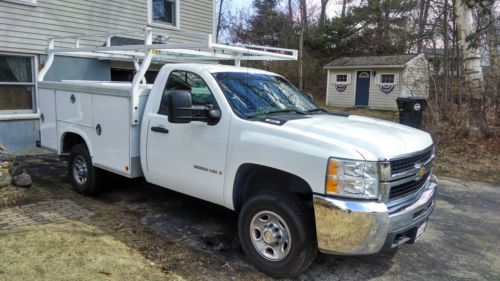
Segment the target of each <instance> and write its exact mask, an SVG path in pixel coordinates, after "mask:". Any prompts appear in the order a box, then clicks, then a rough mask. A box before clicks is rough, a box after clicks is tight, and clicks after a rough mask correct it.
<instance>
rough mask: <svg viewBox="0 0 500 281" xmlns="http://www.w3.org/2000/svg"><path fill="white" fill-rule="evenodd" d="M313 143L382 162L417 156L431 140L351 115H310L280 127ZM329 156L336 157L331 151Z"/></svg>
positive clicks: (423, 134)
mask: <svg viewBox="0 0 500 281" xmlns="http://www.w3.org/2000/svg"><path fill="white" fill-rule="evenodd" d="M282 126H283V127H285V128H287V129H289V130H292V131H295V133H299V132H300V134H301V135H303V136H305V137H306V138H313V139H315V143H318V142H319V143H324V145H329V144H336V145H341V146H342V147H344V148H346V147H350V148H352V149H354V150H356V151H357V152H359V153H360V154H361V156H362V157H363V158H364V159H365V160H367V161H383V160H388V159H391V158H394V157H398V156H401V155H405V154H409V153H412V152H417V151H420V150H423V149H425V148H428V147H429V146H431V145H432V143H433V142H432V138H431V136H430V135H429V134H428V133H426V132H424V131H421V130H417V129H414V128H412V127H408V126H404V125H401V124H397V123H394V122H389V121H384V120H379V119H375V118H369V117H363V116H357V115H351V116H349V117H343V116H335V115H327V114H321V115H312V116H310V117H309V116H308V118H302V119H296V120H290V121H288V122H286V123H285V124H283V125H282ZM332 153H333V154H332V155H331V156H335V151H332Z"/></svg>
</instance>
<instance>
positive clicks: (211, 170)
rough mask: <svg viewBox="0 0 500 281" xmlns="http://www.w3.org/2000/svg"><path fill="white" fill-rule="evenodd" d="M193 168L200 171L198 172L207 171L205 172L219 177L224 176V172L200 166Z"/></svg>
mask: <svg viewBox="0 0 500 281" xmlns="http://www.w3.org/2000/svg"><path fill="white" fill-rule="evenodd" d="M193 168H195V169H198V170H202V171H205V172H209V173H212V174H214V175H217V174H219V175H222V171H217V170H214V169H209V168H205V167H202V166H198V165H194V166H193Z"/></svg>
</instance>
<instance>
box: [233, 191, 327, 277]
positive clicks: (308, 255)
mask: <svg viewBox="0 0 500 281" xmlns="http://www.w3.org/2000/svg"><path fill="white" fill-rule="evenodd" d="M313 219H314V216H313V210H312V209H311V208H310V207H307V206H306V204H305V203H304V202H303V201H302V200H301V199H299V198H298V197H297V196H295V195H293V194H290V193H286V192H281V191H278V190H270V191H265V192H261V193H258V194H256V195H254V196H252V197H251V198H250V199H249V200H247V202H245V204H244V205H243V208H242V209H241V212H240V215H239V218H238V232H239V238H240V242H241V245H242V248H243V250H244V252H245V254H246V255H247V257H248V258H249V259H250V260H251V261H252V262H253V263H254V264H255V266H256V267H257V268H258V269H259V270H261V271H262V272H264V273H266V274H268V275H270V276H272V277H276V278H286V277H292V276H295V275H297V274H299V273H300V272H302V271H304V270H305V269H307V268H308V267H309V266H310V265H311V263H312V262H313V261H314V258H315V257H316V254H317V245H316V235H315V226H314V223H313Z"/></svg>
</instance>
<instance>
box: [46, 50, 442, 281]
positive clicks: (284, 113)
mask: <svg viewBox="0 0 500 281" xmlns="http://www.w3.org/2000/svg"><path fill="white" fill-rule="evenodd" d="M151 46H153V45H151ZM211 47H213V46H211ZM144 48H145V49H147V48H148V47H144ZM156 48H158V46H156ZM151 49H152V47H151ZM235 50H236V49H235ZM233 51H234V50H233ZM262 52H265V51H262ZM53 53H55V51H53V50H52V54H53ZM157 53H158V52H157ZM50 55H51V49H50V48H49V56H50ZM113 55H116V53H114V54H113ZM259 55H265V56H266V57H269V56H272V55H270V54H264V53H261V54H259ZM144 61H146V62H147V55H146V58H145V59H144ZM143 63H144V62H143ZM143 66H144V67H146V66H145V65H143ZM46 68H47V69H48V68H50V64H49V65H48V66H46ZM47 69H44V71H42V75H41V76H42V78H41V79H40V80H43V75H44V74H45V73H46V70H47ZM140 70H142V68H140ZM141 73H142V75H143V74H144V72H143V71H138V75H137V76H136V78H134V82H133V83H111V82H85V81H63V82H43V81H40V82H39V104H40V113H41V143H42V145H43V146H45V147H48V148H50V149H53V150H55V151H57V152H58V153H59V154H61V155H64V154H66V155H69V161H68V162H69V174H70V178H71V181H72V183H73V185H74V186H75V188H76V189H77V190H78V192H80V193H82V194H84V195H92V194H95V193H96V192H98V190H99V180H100V177H101V176H102V173H103V171H108V172H112V173H116V174H120V175H123V176H125V177H129V178H134V177H145V179H146V181H148V182H150V183H153V184H156V185H159V186H163V187H165V188H168V189H172V190H175V191H178V192H181V193H184V194H188V195H190V196H194V197H197V198H200V199H203V200H206V201H209V202H212V203H215V204H219V205H222V206H225V207H227V208H229V209H232V210H235V211H236V212H238V214H239V215H238V217H239V219H238V232H239V239H240V242H241V245H242V248H243V250H244V252H245V253H246V255H247V256H248V258H249V260H250V261H251V262H253V263H254V264H255V266H256V267H257V268H258V269H260V270H261V271H263V272H265V273H266V274H268V275H271V276H273V277H289V276H294V275H297V274H298V273H300V272H301V271H303V270H305V269H306V268H307V267H308V266H309V265H310V264H311V263H312V262H313V260H314V258H315V256H316V253H317V251H318V249H319V251H321V252H324V253H331V254H341V255H361V254H373V253H377V252H379V251H381V250H385V249H390V248H393V247H396V246H399V245H401V244H403V243H413V242H414V241H415V240H417V239H418V238H419V237H420V236H421V235H422V233H423V232H424V230H425V226H426V222H427V220H428V217H429V215H430V214H431V212H432V210H433V208H434V204H435V196H436V191H437V183H436V179H435V177H434V176H433V175H432V172H431V167H432V161H433V158H434V146H433V142H432V139H431V137H430V135H429V134H428V133H425V132H423V131H420V130H416V129H413V128H410V127H407V126H403V125H399V124H395V123H391V122H387V121H381V120H377V119H373V118H367V117H361V116H354V115H351V116H349V115H347V114H336V113H331V112H328V111H325V110H323V109H321V108H319V107H318V106H316V105H315V104H314V103H313V102H312V101H311V100H310V99H309V98H308V97H307V96H305V95H304V94H303V93H301V92H300V91H299V90H298V89H297V88H295V87H294V86H293V85H292V84H290V83H289V82H288V81H287V80H286V79H285V78H283V77H281V76H279V75H277V74H275V73H271V72H266V71H262V70H256V69H250V68H243V67H234V66H223V65H218V64H195V63H181V64H165V65H164V66H163V67H162V69H161V71H160V72H159V74H158V77H157V78H156V81H155V82H154V84H153V85H149V84H145V83H143V84H141V83H140V82H138V81H141V80H142V78H143V77H142V76H141ZM142 81H143V80H142ZM134 87H135V90H134ZM187 207H188V206H187Z"/></svg>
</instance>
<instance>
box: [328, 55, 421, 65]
mask: <svg viewBox="0 0 500 281" xmlns="http://www.w3.org/2000/svg"><path fill="white" fill-rule="evenodd" d="M417 55H418V54H409V55H396V56H366V57H342V58H338V59H335V60H333V61H332V62H330V63H328V64H327V65H325V68H356V67H371V66H378V67H403V66H404V65H405V64H406V63H407V62H409V61H410V60H411V59H413V58H414V57H416V56H417Z"/></svg>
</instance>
